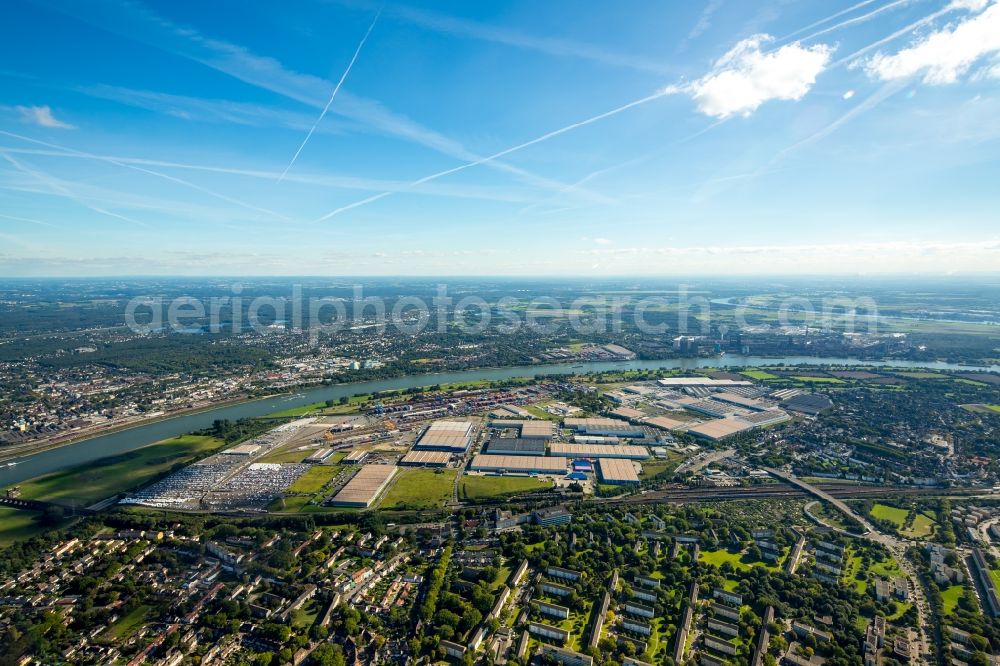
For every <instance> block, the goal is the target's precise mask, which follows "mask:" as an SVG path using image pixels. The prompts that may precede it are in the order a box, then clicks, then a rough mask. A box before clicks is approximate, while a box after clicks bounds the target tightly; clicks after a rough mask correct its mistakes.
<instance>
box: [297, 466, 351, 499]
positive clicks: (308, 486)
mask: <svg viewBox="0 0 1000 666" xmlns="http://www.w3.org/2000/svg"><path fill="white" fill-rule="evenodd" d="M339 473H340V467H337V466H336V465H330V466H327V465H314V466H313V467H311V468H310V469H309V471H308V472H306V473H305V474H303V475H302V476H300V477H299V478H298V480H297V481H296V482H295V483H293V484H292V485H291V486H290V487H289V488H288V492H289V493H291V494H296V495H312V494H313V493H318V492H319V491H320V490H322V489H323V486H325V485H326V484H328V483H330V481H333V479H334V477H335V476H337V475H338V474H339Z"/></svg>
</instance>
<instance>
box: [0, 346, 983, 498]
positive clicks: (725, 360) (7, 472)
mask: <svg viewBox="0 0 1000 666" xmlns="http://www.w3.org/2000/svg"><path fill="white" fill-rule="evenodd" d="M779 363H784V364H785V365H799V364H802V365H840V366H847V365H867V366H890V367H895V368H908V369H920V370H968V371H976V370H979V371H984V370H985V371H990V372H1000V366H997V365H993V366H986V367H982V366H965V365H956V364H952V363H944V362H925V361H891V362H881V361H866V360H860V359H850V358H817V357H811V356H787V357H783V358H763V357H757V356H725V357H722V358H690V359H668V360H662V361H606V362H591V363H582V364H581V363H562V364H554V365H532V366H514V367H509V368H480V369H474V370H462V371H457V372H443V373H436V374H424V375H409V376H406V377H396V378H392V379H380V380H376V381H368V382H358V383H353V384H338V385H334V386H317V387H314V388H309V389H306V390H304V391H301V392H299V393H295V394H294V395H285V396H277V397H271V398H263V399H260V400H252V401H249V402H242V403H238V404H234V405H228V406H223V407H217V408H213V409H208V410H205V411H201V412H197V413H192V414H185V415H181V416H176V417H172V418H168V419H164V420H162V421H155V422H153V423H149V424H147V425H139V426H135V427H132V428H129V429H127V430H121V431H118V432H113V433H109V434H106V435H99V436H97V437H93V438H91V439H85V440H81V441H79V442H76V443H73V444H67V445H65V446H61V447H59V448H55V449H50V450H48V451H41V452H39V453H35V454H33V455H29V456H25V457H24V458H20V459H18V460H17V465H16V466H14V467H0V488H2V487H6V486H9V485H11V484H14V483H19V482H21V481H25V480H27V479H31V478H34V477H36V476H41V475H42V474H49V473H51V472H55V471H58V470H60V469H64V468H66V467H74V466H77V465H83V464H85V463H88V462H91V461H93V460H97V459H99V458H104V457H107V456H115V455H119V454H122V453H125V452H128V451H132V450H134V449H138V448H140V447H143V446H146V445H148V444H152V443H154V442H158V441H160V440H162V439H167V438H169V437H176V436H177V435H182V434H184V433H188V432H191V431H194V430H200V429H202V428H207V427H208V426H210V425H212V422H213V421H215V420H216V419H230V420H236V419H241V418H248V417H255V416H263V415H265V414H270V413H272V412H277V411H281V410H285V409H290V408H293V407H300V406H303V405H309V404H312V403H315V402H322V401H324V400H337V399H338V398H341V397H342V396H352V395H358V394H363V393H375V392H378V391H390V390H399V389H408V388H414V387H418V386H430V385H432V384H448V383H455V382H469V381H476V380H483V379H485V380H500V379H510V378H512V377H531V376H534V375H556V374H561V375H569V374H581V373H587V372H603V371H609V370H656V369H676V368H681V369H695V368H717V367H730V368H743V367H755V366H762V365H777V364H779Z"/></svg>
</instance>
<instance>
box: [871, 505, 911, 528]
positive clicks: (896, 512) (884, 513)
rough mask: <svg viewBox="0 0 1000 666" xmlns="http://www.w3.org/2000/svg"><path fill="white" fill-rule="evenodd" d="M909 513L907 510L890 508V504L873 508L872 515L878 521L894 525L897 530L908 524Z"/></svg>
mask: <svg viewBox="0 0 1000 666" xmlns="http://www.w3.org/2000/svg"><path fill="white" fill-rule="evenodd" d="M909 513H910V512H909V511H907V510H906V509H900V508H898V507H894V506H889V505H888V504H876V505H875V506H873V507H872V510H871V513H870V515H871V517H872V518H875V519H877V520H885V521H888V522H890V523H892V524H893V525H895V526H896V529H902V528H903V525H905V524H906V516H908V515H909Z"/></svg>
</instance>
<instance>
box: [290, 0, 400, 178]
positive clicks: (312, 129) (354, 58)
mask: <svg viewBox="0 0 1000 666" xmlns="http://www.w3.org/2000/svg"><path fill="white" fill-rule="evenodd" d="M381 15H382V11H381V10H379V11H378V13H376V14H375V18H373V19H372V22H371V25H369V26H368V30H367V31H366V32H365V35H364V37H362V38H361V41H360V42H359V43H358V48H356V49H354V55H352V56H351V60H350V62H348V63H347V68H346V69H345V70H344V73H343V74H342V75H341V77H340V80H339V81H337V85H335V86H334V87H333V92H332V93H330V99H328V100H327V102H326V106H324V107H323V110H322V111H320V114H319V118H317V119H316V122H314V123H313V124H312V127H310V128H309V132H308V133H307V134H306V137H305V138H304V139H302V143H301V144H300V145H299V149H298V150H296V151H295V154H294V155H292V160H291V161H290V162H289V163H288V166H286V167H285V170H284V171H282V172H281V175H280V176H278V180H279V181H280V180H282V179H283V178H284V177H285V176H286V175H287V174H288V171H289V169H291V168H292V166H293V165H294V164H295V161H296V160H297V159H299V155H300V154H302V149H303V148H305V147H306V144H307V143H309V139H311V138H312V135H313V134H314V133H315V132H316V128H317V127H319V124H320V123H321V122H323V118H325V117H326V114H327V112H328V111H329V110H330V105H332V104H333V100H334V99H336V98H337V93H338V92H340V87H341V86H343V85H344V81H346V80H347V75H348V74H350V73H351V69H352V68H353V67H354V63H355V62H357V60H358V56H359V55H361V49H363V48H364V46H365V42H367V41H368V36H369V35H371V34H372V30H373V29H374V28H375V24H376V23H378V18H379V16H381Z"/></svg>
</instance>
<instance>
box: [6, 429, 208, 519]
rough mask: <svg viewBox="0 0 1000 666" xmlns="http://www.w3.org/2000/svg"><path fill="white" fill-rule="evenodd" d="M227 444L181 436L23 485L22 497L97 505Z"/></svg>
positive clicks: (68, 504)
mask: <svg viewBox="0 0 1000 666" xmlns="http://www.w3.org/2000/svg"><path fill="white" fill-rule="evenodd" d="M224 445H225V442H223V441H222V440H221V439H218V438H215V437H209V436H206V435H181V436H180V437H174V438H172V439H165V440H163V441H162V442H157V443H156V444H150V445H149V446H145V447H143V448H141V449H136V450H135V451H129V452H128V453H123V454H121V455H117V456H111V457H108V458H101V459H100V460H95V461H93V462H90V463H87V464H86V465H80V466H78V467H71V468H69V469H66V470H63V471H61V472H55V473H53V474H47V475H45V476H40V477H38V478H35V479H31V480H30V481H25V482H24V483H22V484H21V497H23V498H25V499H34V500H42V501H46V502H55V503H57V504H64V505H66V506H89V505H91V504H94V503H95V502H100V501H101V500H104V499H107V498H108V497H112V496H113V495H116V494H118V493H122V492H125V491H128V490H132V489H134V488H138V487H140V486H143V485H145V484H147V483H150V482H151V481H154V480H155V479H157V478H158V477H160V476H162V475H164V474H166V473H168V472H170V471H172V470H174V469H179V468H180V467H183V466H184V465H187V464H188V463H190V462H191V461H193V460H195V459H198V458H202V457H205V456H207V455H209V454H211V453H214V452H215V451H217V450H219V449H220V448H222V447H223V446H224Z"/></svg>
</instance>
